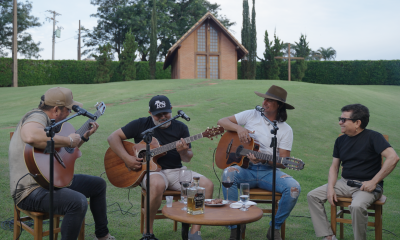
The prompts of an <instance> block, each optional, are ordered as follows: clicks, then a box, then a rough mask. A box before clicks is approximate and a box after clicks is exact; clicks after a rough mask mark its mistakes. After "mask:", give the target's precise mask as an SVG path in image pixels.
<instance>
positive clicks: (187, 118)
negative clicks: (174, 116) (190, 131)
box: [178, 110, 190, 121]
mask: <svg viewBox="0 0 400 240" xmlns="http://www.w3.org/2000/svg"><path fill="white" fill-rule="evenodd" d="M178 114H179V116H181V117H182V118H183V119H185V120H186V121H190V117H189V116H188V115H186V113H185V112H184V111H182V110H179V111H178Z"/></svg>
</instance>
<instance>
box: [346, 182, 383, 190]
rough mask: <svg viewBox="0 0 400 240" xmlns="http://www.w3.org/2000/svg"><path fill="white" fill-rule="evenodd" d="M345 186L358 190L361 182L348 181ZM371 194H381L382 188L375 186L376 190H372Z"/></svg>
mask: <svg viewBox="0 0 400 240" xmlns="http://www.w3.org/2000/svg"><path fill="white" fill-rule="evenodd" d="M347 186H350V187H358V188H360V187H361V186H362V182H360V181H357V180H348V181H347ZM373 192H377V193H381V192H382V187H381V186H380V185H376V188H375V189H374V190H373Z"/></svg>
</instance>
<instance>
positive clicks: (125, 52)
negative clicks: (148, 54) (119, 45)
mask: <svg viewBox="0 0 400 240" xmlns="http://www.w3.org/2000/svg"><path fill="white" fill-rule="evenodd" d="M137 47H138V44H137V42H136V41H135V36H134V35H133V34H132V31H129V32H127V33H126V34H125V41H124V44H123V49H122V52H121V60H120V63H119V65H120V69H121V72H122V75H123V76H124V80H125V81H132V80H135V79H136V65H135V59H136V57H137V56H136V51H137Z"/></svg>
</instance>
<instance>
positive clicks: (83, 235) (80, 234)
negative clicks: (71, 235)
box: [78, 219, 85, 240]
mask: <svg viewBox="0 0 400 240" xmlns="http://www.w3.org/2000/svg"><path fill="white" fill-rule="evenodd" d="M78 240H85V219H83V222H82V226H81V231H80V232H79V236H78Z"/></svg>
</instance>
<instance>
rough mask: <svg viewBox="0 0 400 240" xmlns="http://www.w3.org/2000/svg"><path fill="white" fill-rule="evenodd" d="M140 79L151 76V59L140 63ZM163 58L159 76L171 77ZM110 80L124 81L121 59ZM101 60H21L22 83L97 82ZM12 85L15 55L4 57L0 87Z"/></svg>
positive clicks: (115, 65) (138, 65)
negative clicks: (98, 66) (149, 61)
mask: <svg viewBox="0 0 400 240" xmlns="http://www.w3.org/2000/svg"><path fill="white" fill-rule="evenodd" d="M136 64H137V65H136V71H137V74H136V80H142V79H149V77H150V73H149V63H148V62H137V63H136ZM163 64H164V63H162V62H158V63H157V65H156V79H170V78H171V69H170V68H167V69H166V70H165V71H164V70H162V68H163ZM111 66H112V67H111V68H112V69H111V79H110V82H118V81H123V77H122V74H121V71H120V69H119V67H118V66H119V62H112V65H111ZM96 70H97V62H95V61H76V60H55V61H52V60H29V59H19V60H18V86H21V87H24V86H35V85H47V84H90V83H94V81H93V80H94V78H95V76H96ZM10 86H12V59H11V58H0V87H10Z"/></svg>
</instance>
